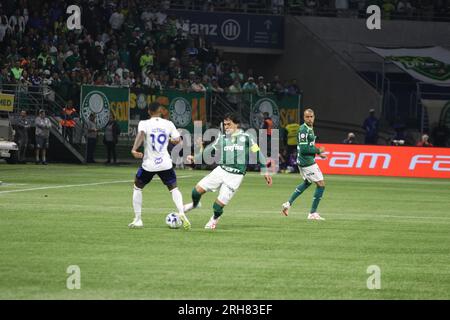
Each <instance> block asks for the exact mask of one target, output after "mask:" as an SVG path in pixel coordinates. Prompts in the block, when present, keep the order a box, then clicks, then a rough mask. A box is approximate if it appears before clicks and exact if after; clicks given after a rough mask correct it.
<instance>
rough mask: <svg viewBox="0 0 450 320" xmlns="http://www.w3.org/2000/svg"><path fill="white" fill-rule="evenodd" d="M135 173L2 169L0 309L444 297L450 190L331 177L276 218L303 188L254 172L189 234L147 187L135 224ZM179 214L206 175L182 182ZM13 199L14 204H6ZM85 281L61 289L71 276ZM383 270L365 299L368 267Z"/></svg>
mask: <svg viewBox="0 0 450 320" xmlns="http://www.w3.org/2000/svg"><path fill="white" fill-rule="evenodd" d="M136 169H137V166H136V165H133V166H131V165H130V166H121V167H106V166H102V165H94V166H81V165H56V164H51V165H49V166H35V165H6V164H3V163H1V164H0V180H1V181H3V184H2V185H0V257H1V258H0V299H275V300H278V299H295V300H297V299H449V298H450V181H449V180H426V179H407V178H382V177H379V178H378V177H353V176H352V177H350V176H326V177H325V179H326V183H327V188H326V192H325V195H324V199H323V200H322V202H321V204H320V207H319V212H320V213H321V214H322V216H323V217H325V218H326V219H327V220H326V221H307V220H306V216H307V212H308V210H309V207H310V205H311V201H312V195H313V189H314V188H310V189H308V190H307V191H306V192H305V193H304V194H303V195H302V196H301V197H300V198H298V200H297V202H296V203H295V204H294V207H293V208H292V209H291V213H290V216H289V217H284V216H282V215H280V206H281V203H283V202H285V201H286V199H287V198H288V197H289V195H290V194H291V192H292V191H293V189H294V188H295V186H296V185H297V184H298V183H299V182H300V176H299V175H296V174H284V175H277V176H275V177H274V184H273V186H272V187H270V188H269V187H266V186H265V184H264V179H263V178H262V177H261V176H259V175H258V174H255V173H249V174H248V175H247V176H246V177H245V179H244V182H243V184H242V186H241V188H240V189H239V192H238V193H237V194H236V195H235V197H234V198H233V200H232V201H231V203H230V204H229V206H228V207H226V208H225V211H224V215H223V217H222V219H221V221H220V224H219V225H218V229H217V230H215V231H208V230H204V229H203V227H204V224H205V223H206V222H207V221H208V219H209V217H210V216H211V214H212V210H211V208H212V203H213V201H214V199H215V196H217V194H214V193H209V194H206V195H205V196H204V197H203V198H202V204H203V206H202V208H201V209H198V210H196V211H192V212H190V213H189V217H190V220H191V223H192V229H191V230H190V231H184V230H182V229H180V230H171V229H169V228H168V227H167V226H166V225H165V222H164V219H165V216H166V214H167V213H168V212H170V211H172V210H173V208H174V205H173V203H172V199H171V196H170V194H169V192H167V189H166V188H165V187H164V186H163V185H162V183H161V182H160V181H159V180H154V181H153V182H152V183H151V184H150V185H149V186H147V188H146V189H145V190H144V203H143V221H144V224H145V227H144V228H143V229H140V230H131V229H128V228H127V225H128V223H129V222H131V220H132V218H133V210H132V203H131V195H132V180H133V177H134V174H135V173H136ZM177 174H178V177H179V186H180V189H181V191H182V193H183V197H184V200H185V202H188V201H189V200H190V193H191V190H192V187H193V186H194V185H195V184H196V182H197V181H198V180H200V178H201V177H203V176H204V175H206V174H207V171H191V170H180V171H177ZM9 191H12V192H9ZM70 265H77V266H79V267H80V269H81V289H79V290H69V289H67V288H66V280H67V278H68V277H69V276H70V275H69V274H68V273H66V270H67V267H68V266H70ZM371 265H377V266H379V267H380V269H381V289H380V290H369V289H368V288H367V285H366V283H367V279H368V277H369V276H370V274H368V273H367V268H368V267H369V266H371Z"/></svg>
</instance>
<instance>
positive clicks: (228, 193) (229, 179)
mask: <svg viewBox="0 0 450 320" xmlns="http://www.w3.org/2000/svg"><path fill="white" fill-rule="evenodd" d="M242 179H244V175H242V174H235V173H230V172H227V171H225V170H223V169H222V168H221V167H220V166H218V167H216V168H215V169H214V170H213V171H211V172H210V173H209V174H208V175H207V176H206V177H204V178H203V179H202V180H200V182H199V183H198V184H197V185H198V186H199V187H200V188H202V189H203V190H205V191H213V192H215V191H217V190H219V196H218V197H217V199H218V200H219V201H220V202H222V203H223V204H225V205H226V204H228V202H230V200H231V198H233V196H234V194H235V192H236V191H237V189H239V186H240V185H241V183H242Z"/></svg>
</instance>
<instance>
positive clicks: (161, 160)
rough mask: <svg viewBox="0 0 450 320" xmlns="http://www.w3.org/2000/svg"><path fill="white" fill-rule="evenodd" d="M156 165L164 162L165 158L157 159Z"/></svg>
mask: <svg viewBox="0 0 450 320" xmlns="http://www.w3.org/2000/svg"><path fill="white" fill-rule="evenodd" d="M154 161H155V164H161V163H162V162H163V158H161V157H159V158H155V160H154Z"/></svg>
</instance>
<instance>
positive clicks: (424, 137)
mask: <svg viewBox="0 0 450 320" xmlns="http://www.w3.org/2000/svg"><path fill="white" fill-rule="evenodd" d="M429 139H430V137H429V136H428V135H427V134H424V135H422V137H421V139H420V140H419V141H418V142H417V144H416V146H417V147H432V146H433V145H432V144H431V142H429V141H428V140H429Z"/></svg>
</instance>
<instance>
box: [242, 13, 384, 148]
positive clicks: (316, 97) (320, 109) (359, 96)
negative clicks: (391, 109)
mask: <svg viewBox="0 0 450 320" xmlns="http://www.w3.org/2000/svg"><path fill="white" fill-rule="evenodd" d="M286 24H287V25H286V28H285V30H287V31H286V32H287V34H286V36H285V53H284V54H283V55H281V56H278V57H277V58H274V59H273V60H274V63H273V64H272V65H268V64H267V60H265V59H264V58H263V57H261V58H260V59H253V62H252V63H253V64H252V65H250V67H253V68H254V69H255V70H261V69H263V70H266V74H267V75H268V76H269V79H271V77H273V75H275V74H278V75H279V76H280V78H281V79H291V78H296V79H297V80H298V84H299V87H300V88H301V90H302V91H303V93H304V100H303V106H311V107H312V108H313V109H314V110H315V111H316V116H317V121H318V125H320V122H321V121H329V122H335V123H349V124H351V125H353V126H358V127H360V126H361V124H362V123H363V121H364V119H365V118H366V117H367V115H368V110H369V109H371V108H375V109H377V110H380V107H381V96H380V94H379V93H378V92H377V91H376V90H375V89H374V88H373V87H372V86H371V85H370V84H369V83H367V82H366V81H365V80H364V79H362V78H361V77H360V76H359V75H358V74H357V73H356V72H355V70H353V69H352V67H351V66H349V65H348V64H347V63H345V62H344V61H343V60H342V59H340V57H339V56H338V55H336V54H335V52H334V51H332V50H331V49H330V48H328V47H327V46H326V45H325V44H324V43H323V42H322V41H321V40H320V39H319V38H317V37H316V36H315V35H314V34H313V33H311V32H310V31H309V30H308V29H307V28H306V27H305V26H304V25H303V24H302V23H300V21H299V20H298V18H297V17H292V16H288V17H287V19H286ZM264 60H265V61H264ZM378 114H380V112H378ZM344 131H345V130H344ZM343 133H344V132H343V130H342V129H336V130H333V129H328V130H326V131H324V132H323V133H322V135H321V141H329V142H337V141H336V139H337V138H336V137H339V138H338V140H342V136H343Z"/></svg>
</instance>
